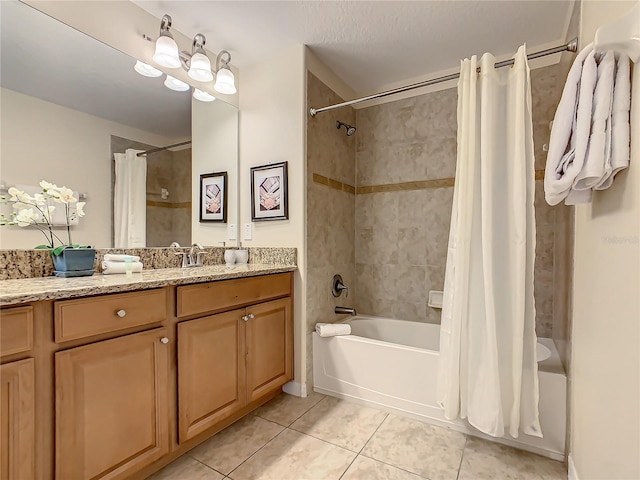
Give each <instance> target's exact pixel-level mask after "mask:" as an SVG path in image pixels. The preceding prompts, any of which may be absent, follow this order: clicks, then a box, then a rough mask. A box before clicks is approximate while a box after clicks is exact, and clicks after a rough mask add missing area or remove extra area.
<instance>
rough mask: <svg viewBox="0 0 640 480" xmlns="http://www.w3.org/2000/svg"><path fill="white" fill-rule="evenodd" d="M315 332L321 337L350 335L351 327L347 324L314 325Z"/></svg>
mask: <svg viewBox="0 0 640 480" xmlns="http://www.w3.org/2000/svg"><path fill="white" fill-rule="evenodd" d="M316 332H317V333H318V335H320V336H321V337H334V336H336V335H351V325H349V324H348V323H316Z"/></svg>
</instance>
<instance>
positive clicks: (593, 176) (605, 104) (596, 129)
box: [572, 51, 616, 190]
mask: <svg viewBox="0 0 640 480" xmlns="http://www.w3.org/2000/svg"><path fill="white" fill-rule="evenodd" d="M615 67H616V59H615V55H614V53H613V51H608V52H607V53H605V54H604V57H603V58H602V59H601V60H600V64H599V65H598V80H597V83H596V89H595V91H594V92H593V108H592V113H591V135H590V136H589V148H588V149H587V154H586V156H585V160H584V164H583V165H582V169H581V170H580V172H579V173H578V176H577V177H576V179H575V181H574V183H573V187H572V188H573V189H574V190H590V189H592V188H593V187H595V186H596V185H598V184H599V183H600V181H601V180H602V178H603V177H604V176H605V175H606V176H608V175H609V173H610V169H611V105H612V103H613V82H614V78H615ZM607 169H608V170H609V172H607Z"/></svg>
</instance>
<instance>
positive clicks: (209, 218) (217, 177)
mask: <svg viewBox="0 0 640 480" xmlns="http://www.w3.org/2000/svg"><path fill="white" fill-rule="evenodd" d="M200 222H221V223H227V172H218V173H205V174H203V175H200Z"/></svg>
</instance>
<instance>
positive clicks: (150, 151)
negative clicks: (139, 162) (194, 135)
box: [136, 140, 191, 157]
mask: <svg viewBox="0 0 640 480" xmlns="http://www.w3.org/2000/svg"><path fill="white" fill-rule="evenodd" d="M189 144H191V140H189V141H186V142H180V143H174V144H173V145H167V146H166V147H159V148H152V149H151V150H147V151H145V152H140V153H138V154H136V156H137V157H141V156H142V155H147V154H149V153H156V152H162V151H163V150H168V149H170V148H174V147H181V146H183V145H189Z"/></svg>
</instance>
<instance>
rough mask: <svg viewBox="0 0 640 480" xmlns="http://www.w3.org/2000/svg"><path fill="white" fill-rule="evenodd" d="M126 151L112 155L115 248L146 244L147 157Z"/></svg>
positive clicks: (134, 151) (133, 151)
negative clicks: (113, 163) (114, 178)
mask: <svg viewBox="0 0 640 480" xmlns="http://www.w3.org/2000/svg"><path fill="white" fill-rule="evenodd" d="M139 152H142V150H134V149H132V148H128V149H127V150H126V151H125V153H114V155H113V156H114V157H115V162H116V182H115V183H116V184H115V189H114V194H113V229H114V237H115V238H114V247H115V248H139V247H145V246H146V243H147V238H146V237H147V157H146V156H142V157H138V156H137V153H139Z"/></svg>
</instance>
